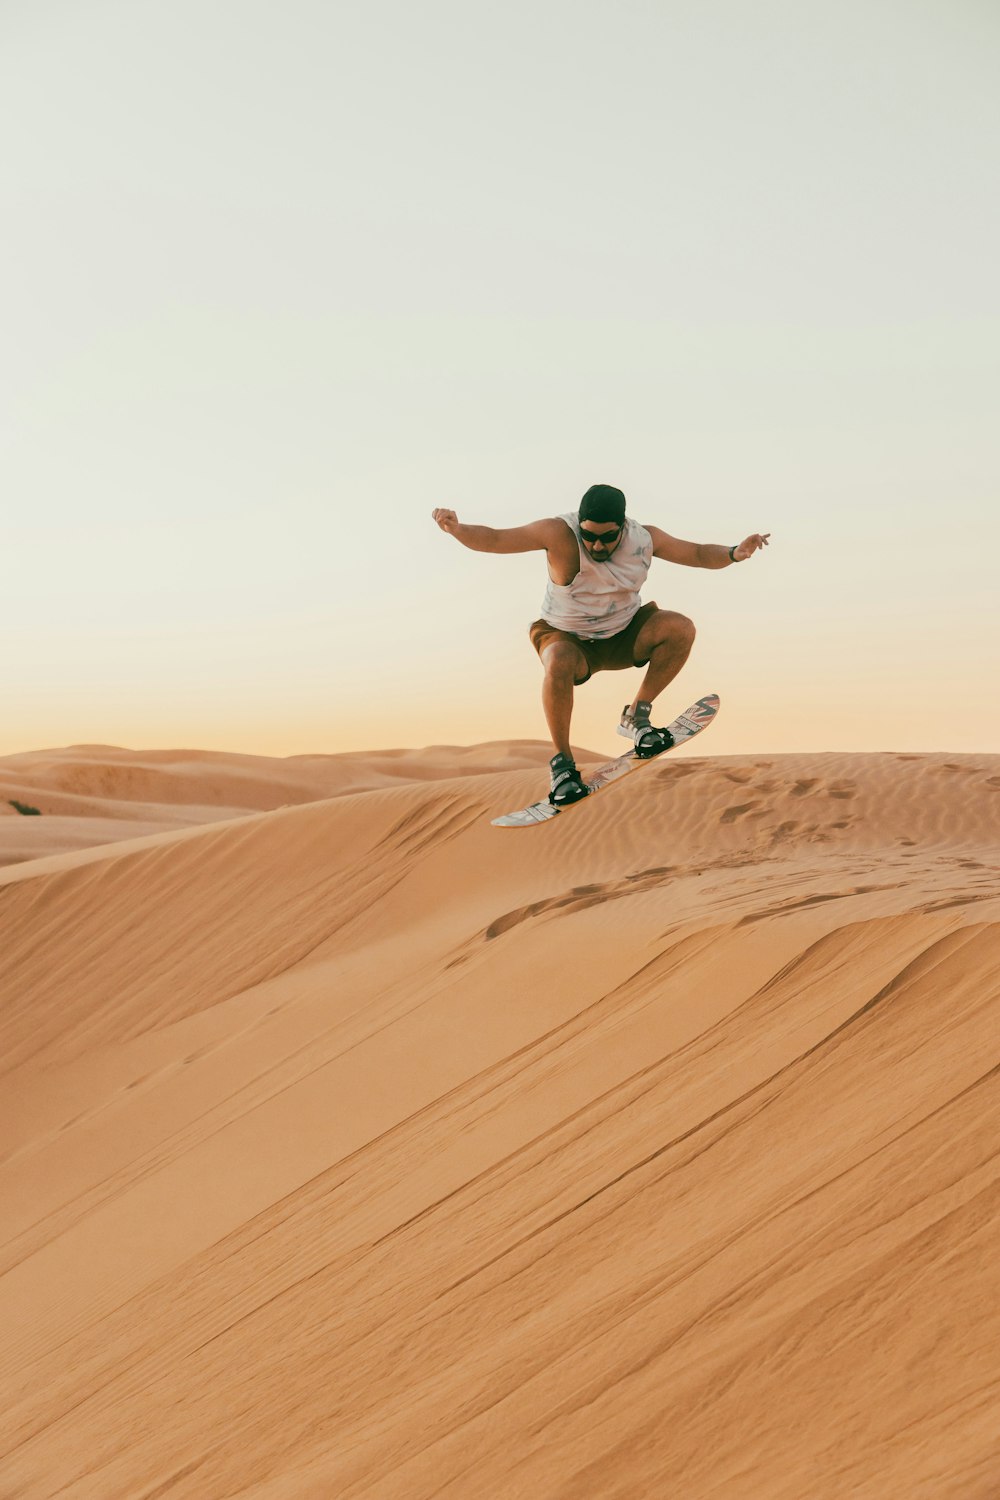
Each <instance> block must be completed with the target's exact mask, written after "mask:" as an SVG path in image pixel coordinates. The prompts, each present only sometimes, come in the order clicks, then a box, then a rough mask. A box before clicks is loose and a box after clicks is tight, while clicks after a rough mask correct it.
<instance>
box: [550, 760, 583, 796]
mask: <svg viewBox="0 0 1000 1500" xmlns="http://www.w3.org/2000/svg"><path fill="white" fill-rule="evenodd" d="M549 770H550V772H551V775H552V785H551V787H550V788H549V801H550V802H551V803H552V805H553V807H565V806H566V804H567V803H569V802H579V801H580V798H581V797H586V796H587V794H588V787H587V783H586V782H585V781H584V779H583V777H582V776H581V775H580V773H579V771H578V770H577V769H576V762H575V761H574V759H573V757H572V756H571V755H564V754H563V753H562V751H561V750H560V752H559V754H558V755H553V757H552V759H551V760H550V761H549Z"/></svg>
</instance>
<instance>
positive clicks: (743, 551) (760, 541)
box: [733, 531, 771, 562]
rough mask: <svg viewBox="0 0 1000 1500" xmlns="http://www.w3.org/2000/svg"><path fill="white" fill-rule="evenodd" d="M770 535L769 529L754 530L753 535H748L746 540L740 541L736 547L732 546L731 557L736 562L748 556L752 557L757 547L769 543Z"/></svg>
mask: <svg viewBox="0 0 1000 1500" xmlns="http://www.w3.org/2000/svg"><path fill="white" fill-rule="evenodd" d="M770 537H771V533H770V532H769V531H765V532H760V531H755V532H754V534H753V536H748V537H747V539H746V541H744V542H740V545H739V546H738V547H734V548H733V557H734V558H735V560H736V561H737V562H746V560H747V558H748V557H753V555H754V553H755V552H756V551H757V549H758V548H759V547H766V546H768V545H769V542H770Z"/></svg>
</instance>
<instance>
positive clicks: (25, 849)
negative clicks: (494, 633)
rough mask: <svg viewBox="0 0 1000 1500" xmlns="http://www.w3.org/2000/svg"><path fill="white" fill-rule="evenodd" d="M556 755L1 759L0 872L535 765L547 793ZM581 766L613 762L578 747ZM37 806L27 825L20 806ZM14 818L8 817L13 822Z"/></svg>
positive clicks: (185, 753) (105, 753)
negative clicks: (78, 852) (262, 815)
mask: <svg viewBox="0 0 1000 1500" xmlns="http://www.w3.org/2000/svg"><path fill="white" fill-rule="evenodd" d="M551 753H552V748H551V746H550V745H548V743H547V742H546V743H544V744H543V743H542V741H541V740H497V741H494V742H492V743H490V744H483V745H430V746H428V747H426V748H425V749H422V750H373V751H370V752H366V753H363V754H360V753H357V752H355V753H350V754H344V755H292V756H286V757H282V758H275V757H272V756H267V755H231V754H226V753H222V752H217V751H211V750H122V749H119V748H118V747H117V746H114V745H72V746H70V747H69V748H68V749H65V750H37V751H31V752H29V753H27V754H24V755H8V756H0V820H2V821H0V865H8V864H17V863H19V862H20V861H23V860H30V859H39V858H40V857H42V856H43V855H47V854H61V853H64V852H65V851H67V850H72V849H84V848H90V847H92V846H93V845H95V844H108V843H114V842H117V841H119V840H121V839H131V838H136V837H139V836H141V835H143V834H151V833H164V832H166V831H168V830H169V829H172V828H187V827H190V826H192V825H195V826H197V825H200V824H205V823H217V822H218V821H219V820H220V819H221V818H242V817H245V816H246V815H247V813H251V812H266V811H268V810H270V809H273V808H276V807H294V806H298V805H300V804H301V803H303V802H320V801H324V800H325V799H327V798H329V797H341V796H344V795H345V794H346V793H348V792H368V791H374V790H376V789H377V788H379V787H390V786H398V785H399V783H400V782H402V781H436V780H441V779H443V778H446V777H451V776H484V775H488V774H489V773H491V772H494V771H516V770H521V769H522V768H524V767H538V768H539V769H541V770H542V771H543V774H542V776H541V782H540V787H539V795H543V794H544V791H545V788H546V787H547V785H548V776H547V774H544V768H545V767H546V766H547V765H548V759H549V756H550V755H551ZM576 754H577V758H578V760H580V762H581V764H582V763H584V762H586V761H588V760H591V761H595V760H602V759H605V757H603V756H600V755H598V754H597V753H596V752H595V751H592V750H580V749H578V750H577V752H576ZM15 802H19V803H20V804H21V805H22V807H33V808H35V809H37V811H38V813H39V814H41V816H40V817H32V816H25V815H23V814H20V813H19V811H18V809H17V808H15V807H14V805H13V804H14V803H15ZM5 815H6V816H5Z"/></svg>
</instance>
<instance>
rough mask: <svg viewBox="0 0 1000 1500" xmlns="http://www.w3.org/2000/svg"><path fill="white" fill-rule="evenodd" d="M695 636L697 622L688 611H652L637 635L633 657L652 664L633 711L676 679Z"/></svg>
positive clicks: (635, 700)
mask: <svg viewBox="0 0 1000 1500" xmlns="http://www.w3.org/2000/svg"><path fill="white" fill-rule="evenodd" d="M694 636H695V629H694V625H693V624H692V622H691V621H690V620H689V619H688V617H687V615H679V614H676V613H675V612H674V611H673V610H672V609H658V610H657V611H656V613H655V614H652V615H650V617H649V619H648V620H647V621H646V622H645V623H644V625H643V627H642V629H641V630H640V631H639V634H638V635H637V636H636V641H635V650H634V653H633V660H634V661H635V663H636V665H637V666H638V665H639V663H640V662H643V661H648V662H649V666H648V667H647V668H646V675H645V677H644V678H643V679H642V682H641V683H640V685H639V691H638V692H637V693H636V695H635V697H634V698H633V699H632V704H631V708H630V712H633V713H634V711H635V707H636V704H637V703H652V702H653V701H654V700H655V699H656V698H657V697H658V695H659V694H660V693H662V692H663V689H664V688H665V687H666V686H667V684H668V683H671V682H673V680H674V678H675V677H676V676H677V673H678V672H679V671H680V669H681V667H683V665H684V663H685V662H686V661H687V659H688V657H689V656H690V654H691V647H692V646H693V645H694Z"/></svg>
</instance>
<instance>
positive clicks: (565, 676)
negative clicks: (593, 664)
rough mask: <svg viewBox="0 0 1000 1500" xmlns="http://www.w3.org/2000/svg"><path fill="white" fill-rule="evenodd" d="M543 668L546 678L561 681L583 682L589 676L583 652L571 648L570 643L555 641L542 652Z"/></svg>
mask: <svg viewBox="0 0 1000 1500" xmlns="http://www.w3.org/2000/svg"><path fill="white" fill-rule="evenodd" d="M542 666H543V667H544V668H545V673H546V676H548V677H556V678H558V679H560V680H561V681H565V680H568V681H570V682H577V681H582V680H583V679H584V678H585V677H586V676H587V660H586V657H585V656H584V654H583V652H582V651H578V650H577V648H576V647H575V646H571V645H570V643H569V641H553V642H552V644H551V645H550V646H546V647H545V650H544V651H543V652H542Z"/></svg>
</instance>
